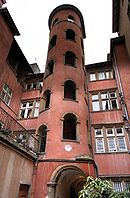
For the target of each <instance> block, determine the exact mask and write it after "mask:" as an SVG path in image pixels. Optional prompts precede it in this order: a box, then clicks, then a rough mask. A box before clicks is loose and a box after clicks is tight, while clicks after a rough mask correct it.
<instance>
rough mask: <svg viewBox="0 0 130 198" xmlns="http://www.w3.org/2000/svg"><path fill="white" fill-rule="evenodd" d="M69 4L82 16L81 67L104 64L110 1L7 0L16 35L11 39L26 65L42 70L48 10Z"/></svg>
mask: <svg viewBox="0 0 130 198" xmlns="http://www.w3.org/2000/svg"><path fill="white" fill-rule="evenodd" d="M61 4H72V5H74V6H76V7H77V8H78V9H79V10H80V11H81V13H82V15H83V18H84V23H85V31H86V39H84V46H85V64H91V63H97V62H102V61H106V59H107V53H109V50H110V38H112V37H115V36H116V35H115V34H112V0H66V1H65V0H47V1H44V0H7V3H6V4H5V6H6V7H7V8H8V10H9V12H10V14H11V16H12V18H13V20H14V22H15V24H16V26H17V28H18V30H19V32H20V36H17V37H15V38H16V40H17V42H18V44H19V46H20V48H21V50H22V51H23V53H24V55H25V57H26V58H27V60H28V62H29V63H34V62H37V64H38V65H39V67H40V69H41V71H42V72H43V71H44V68H45V64H46V57H47V49H48V41H49V28H48V18H49V15H50V13H51V12H52V10H53V9H54V8H55V7H57V6H59V5H61Z"/></svg>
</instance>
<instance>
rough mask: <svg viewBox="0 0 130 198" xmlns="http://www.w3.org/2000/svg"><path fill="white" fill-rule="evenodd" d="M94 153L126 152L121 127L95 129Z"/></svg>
mask: <svg viewBox="0 0 130 198" xmlns="http://www.w3.org/2000/svg"><path fill="white" fill-rule="evenodd" d="M95 143H96V152H98V153H99V152H123V151H124V152H125V151H127V146H126V140H125V133H124V128H123V127H120V126H119V127H104V126H103V127H102V128H95Z"/></svg>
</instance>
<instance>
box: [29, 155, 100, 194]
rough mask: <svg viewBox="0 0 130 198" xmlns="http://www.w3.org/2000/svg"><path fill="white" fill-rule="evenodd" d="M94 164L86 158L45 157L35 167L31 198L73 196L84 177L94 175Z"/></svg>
mask: <svg viewBox="0 0 130 198" xmlns="http://www.w3.org/2000/svg"><path fill="white" fill-rule="evenodd" d="M96 174H97V171H96V165H95V163H94V161H93V160H90V159H89V160H88V159H86V158H84V159H83V158H77V159H75V160H68V159H45V160H40V161H39V162H38V164H37V167H36V172H35V181H34V186H35V188H34V189H35V190H34V192H33V195H32V197H33V198H59V197H65V198H73V197H77V193H78V192H79V191H80V190H81V189H82V187H83V185H84V178H85V177H87V176H96Z"/></svg>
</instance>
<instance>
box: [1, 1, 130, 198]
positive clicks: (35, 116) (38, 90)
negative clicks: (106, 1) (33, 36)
mask: <svg viewBox="0 0 130 198" xmlns="http://www.w3.org/2000/svg"><path fill="white" fill-rule="evenodd" d="M117 8H118V9H117ZM126 10H127V12H126ZM124 13H125V14H124ZM122 16H124V18H122ZM123 20H125V21H126V24H127V26H128V24H129V1H116V0H114V1H113V32H119V33H120V34H119V36H118V37H116V38H113V39H111V40H110V54H108V57H107V61H105V62H100V63H93V64H89V65H85V63H84V54H85V51H84V39H85V37H86V34H85V26H84V20H83V16H82V14H81V12H80V11H79V9H78V8H76V7H75V6H73V5H69V4H64V5H60V6H58V7H56V8H55V9H54V10H53V11H52V12H51V14H50V16H49V20H48V25H49V41H48V43H49V44H48V53H47V60H46V66H45V72H44V73H40V70H39V67H38V65H37V64H36V63H34V64H31V65H30V64H29V63H28V61H27V60H26V57H25V56H24V54H23V52H22V51H21V49H20V47H19V45H18V43H17V41H16V40H15V39H14V36H15V35H17V36H18V35H19V32H18V30H17V27H16V26H15V24H14V21H13V19H12V17H11V15H10V14H9V12H8V10H7V8H1V9H0V29H2V31H0V34H1V35H0V38H2V39H0V51H1V53H0V69H1V71H2V72H1V73H0V82H1V83H0V143H1V144H0V146H1V149H0V154H1V156H2V157H1V164H2V165H1V179H0V181H1V185H0V190H1V195H2V198H5V197H12V198H13V197H15V196H16V195H17V196H18V197H19V198H21V197H22V196H28V197H31V198H54V197H55V198H59V197H66V198H73V197H74V198H76V197H78V191H79V190H81V189H82V188H83V184H84V177H87V176H93V177H100V178H102V179H108V180H110V181H111V183H112V185H113V187H114V189H115V191H117V192H121V191H124V190H125V189H126V188H127V187H128V185H129V184H130V156H129V150H130V139H129V138H130V135H129V130H130V129H129V114H130V107H129V106H130V105H129V98H130V97H129V95H130V91H129V84H130V83H129V81H130V80H129V79H130V78H129V76H130V74H129V67H130V58H129V48H130V45H129V36H128V31H129V28H126V26H123V24H124V23H123V22H122V21H123ZM120 21H121V23H120ZM129 32H130V31H129ZM9 167H10V168H9ZM14 186H15V188H14ZM7 187H8V188H7Z"/></svg>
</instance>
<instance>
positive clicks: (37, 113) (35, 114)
mask: <svg viewBox="0 0 130 198" xmlns="http://www.w3.org/2000/svg"><path fill="white" fill-rule="evenodd" d="M38 115H39V108H35V110H34V117H38Z"/></svg>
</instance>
